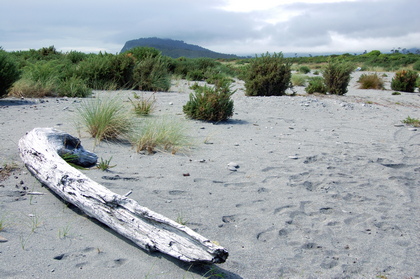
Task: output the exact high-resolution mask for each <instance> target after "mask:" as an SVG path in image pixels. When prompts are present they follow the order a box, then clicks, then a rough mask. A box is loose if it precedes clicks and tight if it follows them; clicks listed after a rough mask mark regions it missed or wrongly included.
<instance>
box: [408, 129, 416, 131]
mask: <svg viewBox="0 0 420 279" xmlns="http://www.w3.org/2000/svg"><path fill="white" fill-rule="evenodd" d="M408 130H409V131H417V128H408Z"/></svg>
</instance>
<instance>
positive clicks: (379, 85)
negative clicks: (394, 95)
mask: <svg viewBox="0 0 420 279" xmlns="http://www.w3.org/2000/svg"><path fill="white" fill-rule="evenodd" d="M357 82H359V83H360V87H359V88H360V89H384V81H383V79H382V78H381V77H379V76H378V75H377V74H376V73H375V74H370V75H367V74H362V75H361V76H360V77H359V80H358V81H357Z"/></svg>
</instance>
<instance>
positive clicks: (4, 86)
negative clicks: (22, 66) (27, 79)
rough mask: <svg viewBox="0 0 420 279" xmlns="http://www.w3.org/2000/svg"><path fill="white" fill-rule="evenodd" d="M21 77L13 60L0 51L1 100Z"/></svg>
mask: <svg viewBox="0 0 420 279" xmlns="http://www.w3.org/2000/svg"><path fill="white" fill-rule="evenodd" d="M19 77H20V71H19V69H18V67H17V64H16V62H15V61H14V60H13V58H12V57H11V56H10V55H9V54H8V53H7V52H5V51H3V50H1V49H0V98H1V97H3V96H4V95H6V94H7V92H8V90H9V89H10V87H12V85H13V83H14V82H15V81H17V80H18V79H19Z"/></svg>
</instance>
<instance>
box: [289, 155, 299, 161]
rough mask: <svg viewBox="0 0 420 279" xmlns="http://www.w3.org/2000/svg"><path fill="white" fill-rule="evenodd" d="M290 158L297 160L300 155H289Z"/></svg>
mask: <svg viewBox="0 0 420 279" xmlns="http://www.w3.org/2000/svg"><path fill="white" fill-rule="evenodd" d="M289 159H293V160H297V159H299V157H298V156H289Z"/></svg>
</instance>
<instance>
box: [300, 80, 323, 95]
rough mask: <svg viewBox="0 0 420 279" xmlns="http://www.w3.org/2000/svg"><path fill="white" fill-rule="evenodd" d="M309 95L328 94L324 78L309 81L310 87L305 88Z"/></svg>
mask: <svg viewBox="0 0 420 279" xmlns="http://www.w3.org/2000/svg"><path fill="white" fill-rule="evenodd" d="M305 91H306V92H307V93H308V94H313V93H322V94H325V93H327V86H326V85H325V81H324V78H323V77H311V78H309V80H308V86H307V87H306V88H305Z"/></svg>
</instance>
